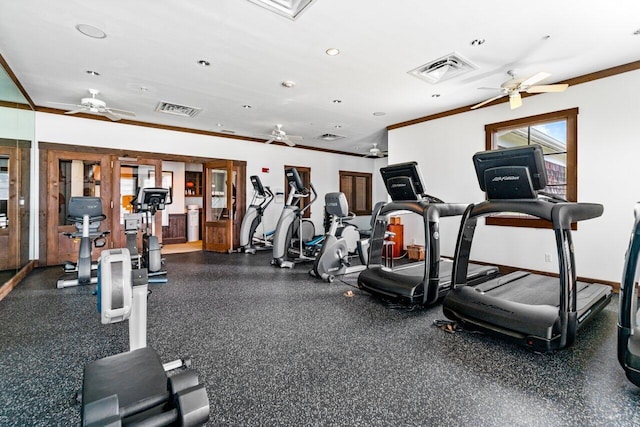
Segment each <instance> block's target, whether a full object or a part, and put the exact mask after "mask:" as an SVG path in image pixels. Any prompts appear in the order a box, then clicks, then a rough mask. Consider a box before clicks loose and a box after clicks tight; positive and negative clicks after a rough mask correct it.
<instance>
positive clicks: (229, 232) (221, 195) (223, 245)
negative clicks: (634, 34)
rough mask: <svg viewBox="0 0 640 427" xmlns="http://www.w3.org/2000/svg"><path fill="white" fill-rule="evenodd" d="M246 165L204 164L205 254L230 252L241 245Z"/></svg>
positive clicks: (238, 163)
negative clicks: (206, 252)
mask: <svg viewBox="0 0 640 427" xmlns="http://www.w3.org/2000/svg"><path fill="white" fill-rule="evenodd" d="M245 175H246V166H245V162H236V161H233V160H215V161H211V162H207V163H205V164H204V188H203V191H202V195H203V197H204V209H203V214H204V230H203V233H202V240H203V242H202V243H203V247H204V249H205V250H206V251H212V252H231V251H233V250H234V248H236V247H238V246H239V244H240V242H239V239H240V237H239V236H240V233H239V230H240V226H241V223H242V218H243V217H244V213H245V212H244V211H245V207H246V206H245V192H246V176H245Z"/></svg>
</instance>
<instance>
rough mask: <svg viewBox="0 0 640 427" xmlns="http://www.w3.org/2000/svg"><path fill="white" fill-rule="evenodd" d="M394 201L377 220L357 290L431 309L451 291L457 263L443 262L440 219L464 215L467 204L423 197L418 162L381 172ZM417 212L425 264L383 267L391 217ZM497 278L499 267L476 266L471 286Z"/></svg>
mask: <svg viewBox="0 0 640 427" xmlns="http://www.w3.org/2000/svg"><path fill="white" fill-rule="evenodd" d="M380 173H381V174H382V178H383V180H384V182H385V185H386V187H387V191H388V192H389V195H390V196H391V199H392V202H390V203H387V204H386V205H384V206H383V207H382V208H381V209H380V211H379V212H378V215H377V216H376V218H375V223H374V226H373V232H372V234H371V243H370V251H371V252H370V254H369V262H368V265H367V269H366V270H364V271H362V272H361V273H360V275H359V276H358V287H359V288H360V289H363V290H365V291H367V292H369V293H370V294H372V295H375V296H379V297H382V298H385V299H389V300H393V301H395V302H398V303H401V304H404V305H423V306H427V305H431V304H434V303H435V302H436V301H438V300H439V299H440V298H441V297H443V296H444V295H445V294H446V293H447V292H448V291H449V289H450V288H451V271H452V266H453V262H452V261H451V260H448V259H442V258H440V240H439V237H440V236H439V220H440V218H441V217H448V216H456V215H462V213H463V212H464V210H465V208H466V207H467V205H465V204H459V203H444V202H443V201H442V200H439V199H437V198H435V197H432V196H428V195H425V194H424V186H423V180H422V177H421V174H420V170H419V169H418V164H417V163H416V162H407V163H399V164H396V165H390V166H387V167H385V168H382V169H380ZM401 211H403V212H412V213H414V214H417V215H420V216H421V217H422V219H423V223H424V233H425V261H420V262H413V263H409V264H405V265H401V266H398V267H396V268H389V267H386V266H384V264H383V262H382V252H383V247H384V244H385V237H386V236H387V225H388V224H387V218H388V216H389V215H390V214H392V213H394V212H401ZM497 274H498V268H497V267H494V266H486V265H475V264H471V265H470V266H469V271H468V278H467V279H468V282H469V283H481V282H483V281H485V280H488V279H490V278H492V277H494V276H496V275H497Z"/></svg>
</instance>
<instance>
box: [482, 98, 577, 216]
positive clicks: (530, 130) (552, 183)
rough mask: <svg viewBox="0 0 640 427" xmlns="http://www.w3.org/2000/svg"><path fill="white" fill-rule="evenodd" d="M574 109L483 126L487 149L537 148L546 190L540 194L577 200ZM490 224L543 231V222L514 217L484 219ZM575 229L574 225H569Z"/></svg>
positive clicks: (575, 120) (572, 200)
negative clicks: (541, 159)
mask: <svg viewBox="0 0 640 427" xmlns="http://www.w3.org/2000/svg"><path fill="white" fill-rule="evenodd" d="M577 129H578V109H577V108H572V109H569V110H562V111H556V112H553V113H547V114H540V115H537V116H530V117H523V118H521V119H516V120H510V121H506V122H500V123H493V124H489V125H486V126H485V138H486V139H485V140H486V149H487V150H499V149H501V148H508V147H519V146H523V145H539V146H540V147H542V152H543V154H544V158H545V169H546V171H547V181H548V183H547V187H546V188H545V189H544V190H542V191H541V193H543V194H547V195H550V196H556V197H561V198H563V199H566V200H568V201H571V202H575V201H577V196H578V182H577V176H578V173H577V158H578V155H577V151H578V150H577V148H578V130H577ZM486 223H487V224H490V225H508V226H515V227H538V228H547V227H550V224H549V223H548V222H547V221H544V220H541V219H537V218H532V217H528V216H522V215H519V216H515V214H500V215H496V216H492V217H488V218H487V219H486ZM573 227H574V228H575V225H574V226H573Z"/></svg>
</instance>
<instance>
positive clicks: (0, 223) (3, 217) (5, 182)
mask: <svg viewBox="0 0 640 427" xmlns="http://www.w3.org/2000/svg"><path fill="white" fill-rule="evenodd" d="M8 218H9V157H8V156H0V228H7V227H8V226H9V225H10V224H9V219H8Z"/></svg>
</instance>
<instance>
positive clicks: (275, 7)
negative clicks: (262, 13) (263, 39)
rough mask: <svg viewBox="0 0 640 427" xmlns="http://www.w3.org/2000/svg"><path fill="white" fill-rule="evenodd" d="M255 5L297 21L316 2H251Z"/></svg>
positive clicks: (256, 0) (286, 0)
mask: <svg viewBox="0 0 640 427" xmlns="http://www.w3.org/2000/svg"><path fill="white" fill-rule="evenodd" d="M249 1H250V2H251V3H253V4H257V5H258V6H261V7H264V8H265V9H267V10H269V11H271V12H273V13H277V14H278V15H280V16H284V17H285V18H289V19H291V20H292V21H295V20H296V18H297V17H298V16H300V14H301V13H302V12H304V11H305V10H307V8H308V7H309V6H311V4H312V3H313V2H314V1H315V0H249Z"/></svg>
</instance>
